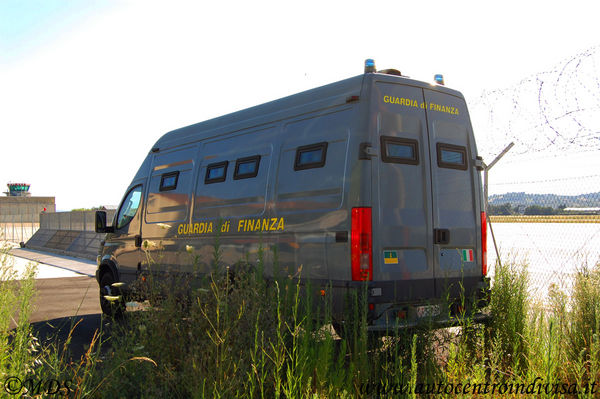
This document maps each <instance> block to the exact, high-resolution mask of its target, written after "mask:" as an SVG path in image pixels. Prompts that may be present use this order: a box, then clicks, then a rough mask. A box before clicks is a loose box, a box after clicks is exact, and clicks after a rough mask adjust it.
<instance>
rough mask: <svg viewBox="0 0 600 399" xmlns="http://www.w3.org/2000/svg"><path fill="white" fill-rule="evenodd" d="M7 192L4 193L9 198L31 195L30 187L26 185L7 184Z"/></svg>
mask: <svg viewBox="0 0 600 399" xmlns="http://www.w3.org/2000/svg"><path fill="white" fill-rule="evenodd" d="M7 186H8V191H5V192H4V194H6V195H7V196H9V197H30V196H31V193H30V192H29V187H30V185H29V184H27V183H8V184H7Z"/></svg>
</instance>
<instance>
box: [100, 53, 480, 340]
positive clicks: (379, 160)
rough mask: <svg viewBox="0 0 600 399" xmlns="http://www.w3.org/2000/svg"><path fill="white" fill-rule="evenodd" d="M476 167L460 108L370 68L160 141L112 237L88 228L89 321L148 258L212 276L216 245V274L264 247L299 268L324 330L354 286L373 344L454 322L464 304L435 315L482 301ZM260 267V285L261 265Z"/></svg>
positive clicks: (427, 88)
mask: <svg viewBox="0 0 600 399" xmlns="http://www.w3.org/2000/svg"><path fill="white" fill-rule="evenodd" d="M481 166H482V162H481V158H479V157H478V156H477V149H476V146H475V139H474V136H473V130H472V127H471V123H470V120H469V114H468V111H467V106H466V103H465V100H464V97H463V96H462V94H461V93H459V92H458V91H455V90H451V89H449V88H447V87H445V86H443V85H442V84H430V83H425V82H420V81H416V80H412V79H409V78H407V77H404V76H401V74H400V73H399V72H398V71H396V70H385V71H380V72H375V71H374V64H373V63H372V61H371V60H367V63H366V67H365V73H364V74H362V75H359V76H356V77H353V78H350V79H346V80H342V81H339V82H336V83H332V84H329V85H326V86H323V87H319V88H316V89H312V90H309V91H305V92H302V93H299V94H295V95H292V96H289V97H285V98H282V99H279V100H276V101H272V102H269V103H266V104H263V105H259V106H255V107H252V108H248V109H245V110H242V111H239V112H235V113H232V114H229V115H225V116H222V117H219V118H215V119H211V120H208V121H205V122H201V123H198V124H195V125H191V126H188V127H184V128H181V129H177V130H174V131H171V132H169V133H167V134H165V135H164V136H162V137H161V138H160V139H159V140H158V141H157V142H156V144H155V145H154V146H153V147H152V149H151V150H150V152H149V154H148V156H147V157H146V159H145V160H144V162H143V163H142V165H141V167H140V168H139V170H138V172H137V174H136V175H135V177H134V178H133V181H132V182H131V184H130V186H129V188H128V189H127V191H126V193H125V196H124V199H123V201H122V202H121V205H120V207H119V208H118V211H117V213H116V214H115V218H114V221H113V223H112V225H110V226H109V225H107V221H106V214H105V213H103V212H102V211H99V212H98V213H97V215H96V231H97V232H99V233H108V234H107V236H106V239H105V241H104V242H103V245H102V246H101V247H100V255H99V257H98V269H97V272H96V279H97V280H98V283H99V285H100V299H101V304H102V309H103V311H105V312H108V311H109V309H110V303H109V301H108V300H107V297H108V298H110V296H113V297H114V296H117V297H118V298H119V300H124V299H125V298H126V297H127V296H128V295H130V294H131V290H130V289H128V288H129V287H131V286H132V283H133V282H135V281H137V280H138V279H139V278H140V276H142V275H144V273H145V272H146V271H147V270H146V269H147V267H148V265H147V263H146V262H145V259H146V256H147V255H150V256H152V257H154V258H158V257H159V256H160V267H161V268H164V269H171V270H173V269H175V270H178V271H181V272H191V271H192V261H191V256H190V252H193V254H194V256H195V258H196V259H197V260H198V261H199V264H197V265H196V267H197V268H199V270H200V271H201V272H203V273H209V272H210V270H211V262H212V254H213V246H214V242H215V237H216V236H217V235H218V237H219V242H220V248H221V250H222V257H221V261H222V263H223V265H224V266H225V265H233V264H235V263H236V262H239V261H240V260H242V259H246V258H249V259H250V261H251V262H253V261H256V256H257V252H258V249H259V247H262V248H270V247H276V248H277V255H278V256H277V263H278V265H279V267H280V268H281V269H284V270H298V269H299V267H301V269H302V271H301V276H300V278H301V281H302V280H304V281H310V282H311V286H314V287H317V288H318V291H317V292H319V293H320V294H325V295H331V298H332V303H333V306H334V317H341V316H340V314H339V313H337V312H338V311H341V310H340V309H342V305H343V300H344V297H345V295H346V294H347V293H348V292H349V291H350V290H356V289H359V288H360V287H364V285H365V284H366V285H367V290H368V307H369V310H368V314H369V322H370V324H371V326H370V328H371V329H373V330H377V329H378V328H387V326H389V325H390V323H396V322H400V323H405V324H411V323H415V322H417V321H418V320H419V319H420V318H425V317H428V318H429V317H434V319H436V320H439V321H443V322H448V321H451V320H452V316H453V315H455V314H456V313H457V312H459V311H461V310H462V306H463V305H456V304H455V305H452V306H450V308H449V309H444V308H443V306H441V304H442V303H447V302H448V301H447V298H457V297H458V296H459V295H464V296H465V297H466V298H468V299H469V298H477V300H478V301H479V300H483V301H485V298H486V295H487V291H488V289H489V282H488V279H487V278H486V214H485V212H484V209H483V206H484V205H483V204H484V202H483V195H482V184H481V179H480V173H479V171H480V170H481ZM265 262H266V265H265V269H264V274H265V277H266V278H272V277H273V255H272V253H269V252H267V253H265ZM292 274H293V273H292ZM112 299H114V298H112ZM457 303H458V302H457ZM469 303H471V302H469ZM481 317H483V316H481Z"/></svg>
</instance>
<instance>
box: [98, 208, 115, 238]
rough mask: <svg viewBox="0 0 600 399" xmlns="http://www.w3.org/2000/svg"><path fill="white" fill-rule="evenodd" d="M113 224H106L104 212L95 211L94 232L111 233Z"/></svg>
mask: <svg viewBox="0 0 600 399" xmlns="http://www.w3.org/2000/svg"><path fill="white" fill-rule="evenodd" d="M114 231H115V229H114V228H113V226H107V225H106V212H105V211H96V233H113V232H114Z"/></svg>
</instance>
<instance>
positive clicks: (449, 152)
mask: <svg viewBox="0 0 600 399" xmlns="http://www.w3.org/2000/svg"><path fill="white" fill-rule="evenodd" d="M436 147H437V163H438V166H439V167H440V168H450V169H460V170H467V148H466V147H463V146H460V145H453V144H445V143H437V146H436Z"/></svg>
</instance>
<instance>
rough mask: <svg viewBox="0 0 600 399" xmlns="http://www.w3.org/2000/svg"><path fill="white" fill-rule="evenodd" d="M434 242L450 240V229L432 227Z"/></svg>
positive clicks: (447, 241)
mask: <svg viewBox="0 0 600 399" xmlns="http://www.w3.org/2000/svg"><path fill="white" fill-rule="evenodd" d="M433 241H434V242H433V243H434V244H448V243H449V242H450V230H448V229H433Z"/></svg>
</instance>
